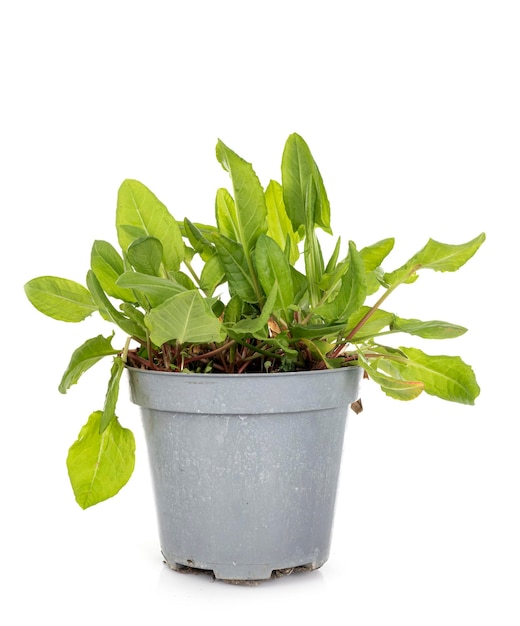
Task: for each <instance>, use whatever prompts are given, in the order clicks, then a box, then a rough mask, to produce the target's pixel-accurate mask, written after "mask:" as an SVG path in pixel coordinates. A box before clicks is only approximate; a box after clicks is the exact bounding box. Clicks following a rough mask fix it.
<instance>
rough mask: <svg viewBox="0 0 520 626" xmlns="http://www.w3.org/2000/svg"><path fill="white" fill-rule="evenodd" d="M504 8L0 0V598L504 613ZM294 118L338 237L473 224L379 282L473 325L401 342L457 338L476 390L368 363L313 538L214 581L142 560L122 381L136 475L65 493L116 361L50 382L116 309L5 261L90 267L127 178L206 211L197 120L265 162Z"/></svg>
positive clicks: (508, 563)
mask: <svg viewBox="0 0 520 626" xmlns="http://www.w3.org/2000/svg"><path fill="white" fill-rule="evenodd" d="M519 32H520V10H519V5H518V3H517V2H515V1H511V2H507V1H503V0H493V1H479V0H473V1H471V2H470V1H467V2H464V1H462V0H450V1H444V0H437V1H436V2H424V1H419V0H415V1H408V2H406V1H402V0H399V1H386V2H383V1H365V2H360V1H359V2H330V1H327V0H321V1H320V2H316V1H314V2H308V1H307V0H300V1H298V2H290V1H283V0H278V1H277V2H272V1H271V0H264V1H263V2H258V3H251V2H246V1H244V0H242V1H241V2H232V1H226V0H221V1H220V2H201V1H192V2H189V3H188V2H175V1H171V2H159V1H153V0H152V1H151V0H147V2H134V1H131V0H126V1H125V2H110V1H106V0H105V1H103V2H98V1H93V0H91V1H90V2H70V1H68V2H57V1H55V0H47V1H46V2H36V1H33V2H31V1H24V0H19V1H17V2H4V3H2V4H1V9H0V59H1V69H0V72H1V74H0V88H1V97H0V107H1V115H0V129H1V136H0V159H1V161H0V165H1V169H0V179H1V195H0V200H1V213H2V224H3V227H2V231H1V232H2V245H1V247H0V252H1V255H2V258H1V263H2V265H1V268H2V270H1V276H2V294H3V300H2V305H1V319H2V332H1V345H2V363H1V367H2V371H1V384H2V393H3V399H4V404H3V409H2V430H1V433H2V434H1V438H0V462H1V468H0V470H1V472H0V479H1V495H2V504H1V511H2V512H1V516H0V527H1V531H0V540H1V552H0V563H1V574H2V580H1V581H0V589H1V595H2V601H1V603H0V621H2V623H4V624H13V625H14V624H16V625H17V624H29V623H42V622H45V623H54V624H59V623H62V622H63V623H65V622H66V623H74V624H87V623H94V622H95V623H97V624H101V625H104V624H112V623H153V621H159V620H160V621H161V623H173V622H174V621H180V620H181V619H184V620H190V622H193V621H195V622H196V623H204V622H205V623H212V624H217V625H220V624H226V625H227V624H230V623H231V624H234V623H239V622H245V621H251V620H253V622H254V623H256V622H258V623H260V622H264V623H267V622H268V621H269V622H271V623H288V622H289V621H290V622H296V623H301V624H314V623H326V622H329V623H337V622H338V621H340V623H345V624H349V625H352V626H361V625H373V624H374V625H375V624H378V625H380V624H390V623H396V624H400V625H401V626H403V625H408V624H410V625H412V624H413V625H417V624H420V625H426V624H443V625H459V624H478V625H480V624H500V625H503V626H505V625H518V624H520V606H519V604H520V600H519V597H520V565H519V563H520V539H519V532H520V514H519V507H518V505H519V479H520V462H519V456H520V455H519V448H520V446H519V443H520V425H519V418H520V415H519V410H518V401H517V390H518V387H519V385H518V376H517V373H516V364H517V362H518V348H519V346H518V307H517V304H516V291H517V285H518V262H517V249H516V248H517V246H518V244H517V242H518V226H517V223H516V216H517V213H518V207H519V200H520V191H519V189H520V186H519V165H520V148H519V146H520V121H519V120H520V84H519V62H520V44H519V34H518V33H519ZM295 131H296V132H298V133H300V134H301V135H302V136H303V137H305V139H306V140H307V142H308V143H309V145H310V147H311V149H312V151H313V154H314V156H315V158H316V160H317V162H318V164H319V166H320V169H321V172H322V175H323V178H324V181H325V184H326V186H327V190H328V193H329V197H330V200H331V203H332V211H333V228H334V231H335V234H336V235H339V234H341V235H342V240H343V241H344V244H345V245H346V242H347V241H348V239H353V240H354V241H356V243H357V244H358V246H359V247H362V246H364V245H368V244H370V243H373V242H375V241H377V240H379V239H381V238H383V237H388V236H395V237H396V247H395V251H394V252H393V253H392V256H391V257H390V258H389V259H388V261H387V264H386V265H385V268H386V269H387V270H391V269H394V268H395V267H397V266H398V265H399V264H400V263H402V262H403V261H405V260H406V259H407V258H408V257H409V256H411V254H413V253H414V252H416V251H417V250H418V249H419V248H420V247H422V246H423V245H424V243H425V242H426V240H427V238H428V237H430V236H431V237H433V238H435V239H438V240H440V241H444V242H447V243H461V242H464V241H467V240H469V239H471V238H473V237H474V236H476V235H477V234H478V233H480V232H481V231H485V232H486V233H487V241H486V243H485V244H484V246H483V247H482V249H481V250H480V252H479V253H478V254H477V256H476V257H475V258H474V259H472V260H471V261H470V262H469V263H468V265H466V266H465V267H464V268H463V269H462V270H460V272H457V273H455V274H437V273H432V272H430V273H424V274H423V275H422V276H421V278H420V279H419V281H418V282H417V283H416V284H415V285H413V286H409V287H408V286H404V287H402V291H401V293H396V294H394V296H393V297H392V298H393V299H392V301H391V302H389V303H388V308H390V306H391V305H393V309H394V310H395V311H396V312H397V313H399V314H400V315H402V316H404V317H417V318H423V319H446V320H449V321H453V322H456V323H460V324H462V325H465V326H467V327H468V328H469V329H470V330H469V332H468V333H467V334H466V335H464V336H463V337H461V338H459V339H457V340H453V341H449V342H448V343H447V344H445V343H442V344H441V343H440V342H437V344H435V343H434V344H428V345H426V346H425V345H424V343H420V344H418V343H417V342H413V338H411V339H410V338H408V339H404V340H403V342H404V345H407V344H406V342H409V345H411V344H413V345H418V347H422V348H423V349H425V350H427V351H430V352H432V353H451V354H460V355H461V356H462V357H463V358H464V359H465V360H466V361H468V362H469V363H471V364H472V365H473V366H474V369H475V372H476V374H477V377H478V380H479V382H480V385H481V388H482V393H481V396H480V397H479V399H478V400H477V403H476V405H475V407H464V406H459V405H452V404H448V403H443V402H441V401H439V400H436V399H434V398H430V397H428V396H425V397H421V398H419V399H417V400H416V401H414V402H412V403H399V402H396V401H392V400H390V399H388V398H386V397H385V396H384V395H383V394H382V393H381V392H380V391H379V389H377V388H376V387H375V386H372V385H371V386H368V387H365V388H364V391H363V401H364V406H365V411H364V412H363V413H362V414H361V415H359V416H352V417H351V418H350V421H349V426H348V431H347V436H346V441H345V454H344V463H343V469H342V476H341V485H340V493H339V497H338V503H337V515H336V522H335V529H334V539H333V548H332V553H331V556H330V559H329V561H328V563H327V564H326V565H325V566H324V567H323V568H322V569H321V570H319V571H317V572H314V573H310V574H300V575H294V576H292V577H289V578H286V579H281V580H275V581H270V582H268V583H265V584H263V585H261V586H260V587H255V588H249V587H234V586H230V585H226V584H223V583H214V582H211V581H210V579H209V578H208V577H205V576H183V575H179V574H176V573H174V572H170V571H169V570H167V569H166V568H165V567H164V566H163V565H162V561H161V556H160V553H159V547H158V539H157V532H156V526H155V513H154V510H153V501H152V495H151V488H150V484H149V474H148V464H147V459H146V452H145V449H144V442H143V436H142V431H141V426H140V422H139V416H138V413H137V409H136V408H135V407H134V406H132V405H130V403H129V402H128V401H127V400H126V394H123V398H122V400H121V401H120V404H119V406H118V414H119V415H120V417H121V421H122V423H123V424H124V425H125V426H127V427H130V428H132V429H133V430H134V432H135V434H136V438H137V445H138V452H137V454H138V457H137V467H136V471H135V474H134V477H133V478H132V480H131V481H130V483H129V484H128V485H127V487H125V488H124V489H123V491H122V492H121V493H120V494H119V495H118V496H117V497H116V498H114V499H112V500H110V501H108V502H106V503H104V504H101V505H99V506H98V507H94V508H93V509H90V510H87V511H81V510H80V509H79V507H78V506H77V505H76V503H75V501H74V498H73V495H72V492H71V490H70V487H69V484H68V478H67V475H66V468H65V464H64V461H65V457H66V453H67V449H68V447H69V445H70V444H71V443H72V441H73V440H74V439H75V438H76V436H77V433H78V431H79V428H80V427H81V425H82V424H83V423H84V422H85V421H86V419H87V417H88V415H89V413H90V412H91V411H92V410H95V409H98V408H100V406H101V404H102V401H103V397H104V391H105V390H104V386H105V378H106V375H107V371H108V367H109V363H107V364H106V366H105V368H104V367H103V365H101V366H99V367H98V369H99V371H98V372H95V371H91V372H89V373H88V374H87V375H85V377H84V379H82V380H81V381H80V384H79V385H77V386H76V387H74V388H73V389H71V391H70V392H69V393H68V394H67V395H66V396H62V395H60V394H59V393H58V391H57V385H58V382H59V380H60V378H61V374H62V372H63V370H64V368H65V366H66V364H67V363H68V359H69V356H70V353H71V352H72V350H73V349H74V348H75V347H76V346H77V345H79V344H80V343H82V342H83V341H84V340H85V339H86V338H88V337H91V336H94V334H98V333H100V332H103V333H105V334H107V333H108V332H109V328H108V326H107V325H106V323H105V322H102V321H101V320H99V319H94V318H92V319H89V320H88V321H87V322H85V323H83V324H78V325H68V324H60V323H58V322H55V321H54V320H51V319H48V318H45V317H44V316H42V315H40V314H39V313H38V312H37V311H35V310H34V309H33V308H32V307H31V306H30V304H29V303H28V302H27V300H26V299H25V296H24V293H23V284H24V282H26V281H27V280H29V279H30V278H32V277H34V276H38V275H42V274H50V275H59V276H65V277H68V278H72V279H75V280H78V281H80V282H83V281H84V276H85V273H86V270H87V269H88V265H89V255H90V247H91V244H92V241H93V240H94V239H96V238H97V239H106V240H109V241H112V242H114V243H115V242H116V239H115V232H114V209H115V198H116V194H117V189H118V187H119V184H120V183H121V182H122V180H123V179H124V178H137V179H139V180H141V181H142V182H144V183H145V184H146V185H147V186H149V187H150V188H151V189H152V190H153V191H154V192H155V193H156V194H157V195H158V196H159V198H160V199H161V200H163V202H165V204H166V205H167V206H168V207H169V208H170V210H171V211H172V212H173V213H174V215H175V216H176V217H178V218H182V217H184V216H185V215H187V216H189V217H190V218H191V219H192V220H198V221H210V220H212V214H213V202H214V194H215V190H216V189H217V187H219V186H226V185H228V179H227V175H226V174H225V172H223V170H222V169H221V167H220V165H219V164H218V163H217V161H216V160H215V156H214V147H215V143H216V141H217V138H219V137H220V138H221V139H222V140H223V141H224V142H225V143H226V144H227V145H229V146H230V147H231V148H233V149H234V150H235V151H236V152H238V153H239V154H240V155H241V156H243V157H244V158H246V159H247V160H249V161H252V162H253V164H254V165H255V169H256V171H257V173H258V174H259V176H260V178H261V180H262V182H263V183H264V184H267V182H268V181H269V179H270V178H276V179H279V177H280V175H279V166H280V158H281V153H282V149H283V144H284V142H285V139H286V137H287V136H288V135H289V134H290V133H291V132H295ZM326 245H330V244H326ZM515 253H516V254H515ZM288 393H290V390H288Z"/></svg>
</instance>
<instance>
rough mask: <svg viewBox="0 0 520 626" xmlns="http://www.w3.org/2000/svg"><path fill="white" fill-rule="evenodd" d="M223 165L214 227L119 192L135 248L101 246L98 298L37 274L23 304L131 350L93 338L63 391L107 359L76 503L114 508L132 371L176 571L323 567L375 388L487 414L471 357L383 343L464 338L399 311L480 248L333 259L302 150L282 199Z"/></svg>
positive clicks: (291, 154)
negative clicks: (99, 326)
mask: <svg viewBox="0 0 520 626" xmlns="http://www.w3.org/2000/svg"><path fill="white" fill-rule="evenodd" d="M216 155H217V159H218V161H219V162H220V164H221V165H222V167H223V168H224V169H225V170H226V171H227V172H228V173H229V176H230V178H231V183H232V189H233V193H232V194H231V193H230V192H229V191H227V190H226V189H224V188H222V189H219V190H218V191H217V194H216V203H215V214H216V224H215V225H212V226H209V225H205V224H199V223H196V222H194V221H191V220H190V219H188V218H185V219H184V221H177V220H176V219H175V218H174V217H173V216H172V214H170V213H169V211H168V210H167V208H166V207H165V206H164V204H162V202H160V200H159V199H158V198H157V197H156V196H155V195H154V194H153V193H152V192H151V191H150V190H149V189H148V188H147V187H145V186H144V185H143V184H141V183H140V182H138V181H135V180H125V181H124V182H123V183H122V185H121V187H120V189H119V193H118V198H117V210H116V229H117V239H118V242H119V246H120V248H121V252H118V251H117V250H116V248H115V247H114V246H112V244H110V243H108V242H106V241H100V240H98V241H95V242H94V244H93V247H92V253H91V259H90V269H89V270H88V273H87V277H86V286H83V285H81V284H79V283H77V282H75V281H72V280H69V279H65V278H58V277H53V276H41V277H38V278H34V279H33V280H30V281H29V282H28V283H26V285H25V292H26V294H27V297H28V298H29V300H30V302H31V303H32V304H33V305H34V306H35V307H36V308H37V309H38V310H39V311H41V312H42V313H44V314H46V315H48V316H50V317H53V318H55V319H57V320H61V321H65V322H79V321H81V320H83V319H85V318H86V317H88V316H90V315H91V314H92V313H94V312H97V313H99V314H100V315H101V317H102V318H103V319H104V320H106V321H107V322H109V323H111V324H113V325H114V326H115V330H117V332H118V333H119V331H123V333H124V335H126V339H121V340H117V343H116V339H115V331H113V332H112V333H111V334H108V335H106V334H100V335H98V336H96V337H93V338H91V339H88V340H87V341H85V342H84V343H83V344H82V345H81V346H80V347H78V348H77V349H76V350H75V351H74V353H73V354H72V358H71V360H70V363H69V365H68V367H67V368H66V370H65V373H64V374H63V377H62V379H61V382H60V384H59V390H60V392H62V393H66V392H67V391H68V389H69V388H70V387H71V386H72V385H74V384H75V383H77V382H78V380H79V378H80V377H81V375H82V374H83V373H84V372H85V371H87V370H88V369H89V368H90V367H92V366H93V365H94V364H95V363H97V362H98V361H100V360H102V359H103V358H105V357H109V358H111V359H112V367H111V372H110V377H109V381H108V386H107V388H106V391H104V393H103V395H100V400H99V405H98V407H99V410H96V411H94V412H93V413H92V414H91V415H90V417H89V418H88V421H87V423H86V424H85V425H84V426H83V428H82V429H81V432H80V433H79V437H78V439H77V441H76V442H75V443H74V444H73V445H72V446H71V448H70V450H69V454H68V457H67V466H68V472H69V476H70V480H71V483H72V487H73V490H74V493H75V497H76V500H77V502H78V504H79V505H80V506H81V507H82V508H87V507H89V506H91V505H93V504H96V503H98V502H100V501H102V500H105V499H107V498H109V497H111V496H113V495H115V494H116V493H117V492H118V491H119V490H120V489H121V488H122V487H123V486H124V485H125V484H126V482H127V481H128V479H129V478H130V476H131V474H132V471H133V467H134V453H135V443H134V437H133V434H132V432H131V431H130V430H129V429H128V428H124V427H123V426H122V425H121V424H120V421H119V418H118V417H117V416H116V403H117V398H118V393H119V387H120V381H121V377H122V374H123V371H125V370H126V371H127V372H128V376H129V381H130V388H131V394H132V399H133V401H134V402H135V403H137V404H139V405H140V406H141V411H142V417H143V424H144V430H145V435H146V441H147V446H148V452H149V458H150V463H151V468H152V476H153V479H154V489H155V497H156V504H157V513H158V519H159V532H160V538H161V548H162V551H163V554H164V556H165V559H166V562H167V563H168V564H169V565H170V567H172V568H174V569H180V568H184V567H194V568H199V569H206V570H212V571H213V572H214V573H215V576H216V577H217V578H222V579H225V580H258V579H265V578H268V577H270V576H271V573H272V572H273V571H291V570H292V568H295V567H307V568H310V569H313V568H316V567H319V566H320V565H322V564H323V563H324V562H325V561H326V559H327V557H328V553H329V548H330V534H331V527H332V516H333V509H334V502H335V496H336V483H337V477H338V472H339V463H340V459H341V448H342V441H343V434H344V428H345V419H346V415H347V411H348V408H349V405H350V404H352V403H354V402H355V401H358V396H359V383H360V379H361V377H362V375H363V374H364V376H365V377H366V378H370V379H371V380H372V381H374V382H375V383H377V384H378V385H380V386H381V388H382V390H383V391H384V392H385V393H386V394H387V395H388V396H390V397H392V398H396V399H400V400H411V399H413V398H416V397H417V396H418V395H419V394H420V393H421V392H422V391H425V392H426V393H428V394H432V395H435V396H438V397H439V398H441V399H443V400H448V401H455V402H460V403H463V404H473V403H474V400H475V398H476V397H477V396H478V394H479V387H478V384H477V381H476V379H475V376H474V373H473V371H472V369H471V367H470V366H469V365H467V364H465V363H464V362H463V361H462V359H461V358H460V357H458V356H445V355H442V356H438V355H437V356H431V355H429V354H426V353H425V352H423V351H422V350H421V349H419V348H415V347H395V346H391V345H387V343H386V342H385V340H386V338H387V337H388V336H389V335H392V334H397V333H401V334H402V333H405V334H408V335H414V336H417V337H420V338H424V339H429V338H433V339H445V338H452V337H457V336H459V335H461V334H462V333H464V332H465V330H466V329H465V328H463V327H461V326H458V325H456V324H453V323H449V322H443V321H438V320H433V321H431V320H427V321H420V320H417V319H410V318H403V317H400V316H399V315H397V314H395V313H391V312H390V311H389V310H387V308H386V300H387V299H388V298H389V296H390V295H391V294H392V292H393V291H394V290H395V289H397V288H398V287H400V286H401V285H407V284H410V283H413V282H415V280H416V279H417V278H418V276H419V274H420V272H422V271H423V270H428V269H430V270H434V271H440V272H446V271H448V272H452V271H455V270H458V269H459V268H460V267H461V266H462V265H464V264H465V263H466V261H468V260H469V259H470V258H471V257H472V256H473V255H474V254H475V252H476V251H477V250H478V248H479V247H480V245H481V244H482V243H483V241H484V239H485V235H484V234H483V233H482V234H480V235H479V236H477V237H475V238H474V239H472V240H471V241H469V242H468V243H464V244H460V245H451V244H443V243H439V242H437V241H434V240H431V239H430V240H429V241H428V242H427V243H426V245H424V247H423V248H421V249H420V250H419V252H417V254H415V255H413V256H412V258H411V259H410V260H409V261H407V262H406V263H405V264H404V265H402V266H400V267H398V268H397V269H395V270H393V271H391V272H385V271H384V270H383V269H382V263H383V261H385V259H386V257H387V255H388V254H389V253H390V252H391V250H392V248H393V245H394V240H393V239H384V240H382V241H378V242H377V243H375V244H373V245H370V246H367V247H364V248H362V249H361V250H358V249H357V247H356V245H355V244H354V243H353V242H352V241H349V242H348V246H347V249H346V254H345V252H342V246H341V239H340V238H338V239H337V242H336V245H335V246H334V248H333V251H332V254H331V255H330V258H327V259H324V255H323V253H322V248H321V245H320V240H319V238H318V234H317V231H318V230H320V229H321V230H322V231H324V232H325V233H328V234H329V235H332V231H331V221H330V205H329V200H328V197H327V193H326V191H325V186H324V183H323V180H322V176H321V174H320V171H319V169H318V166H317V165H316V162H315V161H314V159H313V157H312V155H311V152H310V150H309V147H308V146H307V144H306V143H305V141H304V140H303V139H302V137H300V136H299V135H297V134H292V135H291V136H290V137H289V138H288V140H287V142H286V144H285V148H284V151H283V156H282V164H281V183H278V182H275V181H271V182H270V183H269V184H268V186H267V188H266V189H264V188H263V187H262V185H261V184H260V182H259V180H258V178H257V176H256V174H255V172H254V170H253V168H252V166H251V164H250V163H248V162H246V161H245V160H244V159H242V158H241V157H240V156H238V155H237V154H236V153H235V152H233V151H232V150H231V149H230V148H228V147H227V146H226V145H225V144H224V143H222V142H221V141H219V142H218V144H217V149H216ZM114 344H116V345H114ZM103 398H104V399H103ZM354 408H355V409H356V410H357V411H359V410H360V405H359V403H356V404H355V405H354Z"/></svg>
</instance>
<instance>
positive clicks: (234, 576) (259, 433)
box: [128, 367, 362, 581]
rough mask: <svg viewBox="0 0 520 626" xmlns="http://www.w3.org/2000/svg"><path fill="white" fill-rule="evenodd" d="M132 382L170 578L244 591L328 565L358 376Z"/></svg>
mask: <svg viewBox="0 0 520 626" xmlns="http://www.w3.org/2000/svg"><path fill="white" fill-rule="evenodd" d="M128 372H129V380H130V388H131V396H132V400H133V402H134V403H136V404H138V405H139V406H140V407H141V413H142V419H143V425H144V432H145V438H146V443H147V448H148V454H149V460H150V466H151V474H152V481H153V486H154V492H155V501H156V506H157V516H158V527H159V535H160V545H161V550H162V553H163V555H164V558H165V560H166V563H167V564H168V565H169V566H170V567H171V568H172V569H177V570H178V569H183V568H185V567H190V568H198V569H201V570H212V571H213V573H214V575H215V577H216V578H217V579H223V580H227V581H251V580H265V579H268V578H270V577H271V575H272V573H273V571H278V570H287V569H291V568H298V567H305V568H306V569H317V568H319V567H321V566H322V565H323V564H324V563H325V561H326V560H327V558H328V556H329V552H330V544H331V533H332V525H333V516H334V506H335V500H336V491H337V484H338V476H339V471H340V463H341V457H342V447H343V439H344V432H345V425H346V418H347V414H348V411H349V406H350V404H351V403H352V402H354V401H355V400H357V399H358V397H359V395H358V390H359V384H360V379H361V374H362V370H361V369H360V368H357V367H345V368H341V369H334V370H321V371H307V372H295V373H279V374H278V373H276V374H275V373H272V374H230V375H227V374H185V373H176V374H174V373H166V372H154V371H147V370H138V369H134V368H128Z"/></svg>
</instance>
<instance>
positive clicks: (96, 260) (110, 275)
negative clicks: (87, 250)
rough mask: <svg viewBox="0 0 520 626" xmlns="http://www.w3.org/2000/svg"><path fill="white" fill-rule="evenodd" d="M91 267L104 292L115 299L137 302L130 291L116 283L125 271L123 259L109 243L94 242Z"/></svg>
mask: <svg viewBox="0 0 520 626" xmlns="http://www.w3.org/2000/svg"><path fill="white" fill-rule="evenodd" d="M90 267H91V268H92V271H93V272H94V274H95V275H96V277H97V279H98V280H99V284H100V285H101V287H102V289H103V291H105V292H106V293H107V294H108V295H109V296H112V297H113V298H118V299H119V300H124V301H125V302H135V296H134V294H133V293H132V291H131V290H130V289H123V288H122V287H120V286H119V285H118V284H117V283H116V281H117V279H118V278H119V276H121V274H123V273H124V271H125V266H124V262H123V259H122V258H121V256H120V255H119V253H118V252H117V250H116V249H115V248H114V246H113V245H112V244H110V243H108V241H100V240H97V241H94V245H93V246H92V251H91V254H90Z"/></svg>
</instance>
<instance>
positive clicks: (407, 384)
mask: <svg viewBox="0 0 520 626" xmlns="http://www.w3.org/2000/svg"><path fill="white" fill-rule="evenodd" d="M381 360H382V359H378V361H377V363H379V362H380V361H381ZM358 363H359V365H361V367H362V368H363V369H364V370H365V371H366V373H367V374H368V375H369V377H370V378H371V379H372V380H373V381H374V382H375V383H377V384H378V385H379V386H380V387H381V389H382V390H383V391H384V392H385V393H386V395H387V396H389V397H391V398H394V399H395V400H413V399H414V398H417V396H418V395H420V394H421V392H422V391H423V390H424V383H422V382H421V381H407V380H402V379H401V378H395V377H392V376H388V375H387V374H384V373H382V372H380V371H378V370H377V369H376V367H373V366H372V365H371V364H370V363H369V362H368V360H367V359H366V358H365V357H364V355H363V354H362V353H361V352H360V353H358Z"/></svg>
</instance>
